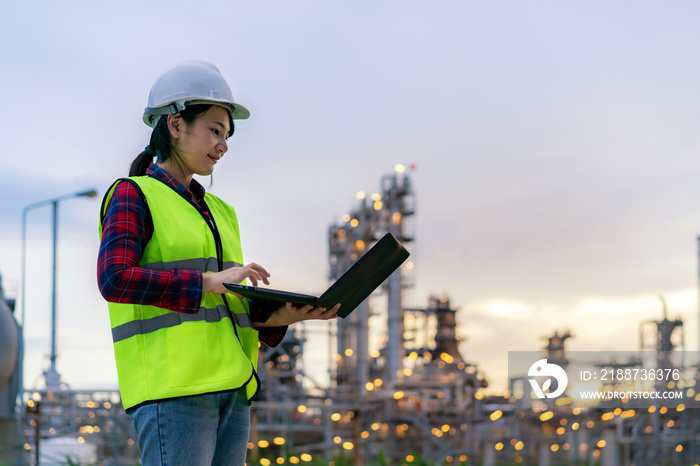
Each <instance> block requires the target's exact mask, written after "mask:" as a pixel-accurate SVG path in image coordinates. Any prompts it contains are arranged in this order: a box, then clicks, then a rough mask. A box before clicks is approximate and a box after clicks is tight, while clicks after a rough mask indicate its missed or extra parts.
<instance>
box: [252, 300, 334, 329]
mask: <svg viewBox="0 0 700 466" xmlns="http://www.w3.org/2000/svg"><path fill="white" fill-rule="evenodd" d="M338 309H340V303H338V304H336V305H335V306H333V307H332V308H330V309H326V308H325V307H314V306H311V305H306V306H302V307H295V306H294V305H292V303H286V304H285V305H284V306H282V307H280V308H279V309H277V310H276V311H273V313H272V314H271V315H270V318H269V319H267V322H264V323H256V324H255V326H256V327H284V326H286V325H291V324H294V323H296V322H301V321H302V320H312V319H315V320H330V319H335V318H336V317H338Z"/></svg>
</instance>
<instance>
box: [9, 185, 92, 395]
mask: <svg viewBox="0 0 700 466" xmlns="http://www.w3.org/2000/svg"><path fill="white" fill-rule="evenodd" d="M73 197H90V198H95V197H97V191H96V190H94V189H90V190H87V191H79V192H77V193H71V194H66V195H64V196H59V197H56V198H53V199H48V200H46V201H41V202H36V203H34V204H29V205H28V206H26V207H25V208H24V210H22V295H21V301H22V325H21V326H20V341H22V356H21V359H20V362H21V364H20V403H21V404H23V403H24V402H23V396H24V368H23V364H24V322H25V320H24V319H25V310H26V307H27V306H26V301H25V290H26V287H27V286H26V251H27V248H26V246H27V244H26V243H27V212H29V211H30V210H32V209H35V208H37V207H42V206H45V205H49V204H51V205H52V206H53V271H52V279H51V281H52V283H51V365H50V367H49V369H48V370H47V371H46V374H45V382H46V387H47V388H58V387H59V384H60V379H61V378H60V376H59V375H58V372H57V371H56V239H57V230H58V228H57V225H58V203H59V202H61V201H63V200H65V199H70V198H73ZM21 407H22V406H20V408H21Z"/></svg>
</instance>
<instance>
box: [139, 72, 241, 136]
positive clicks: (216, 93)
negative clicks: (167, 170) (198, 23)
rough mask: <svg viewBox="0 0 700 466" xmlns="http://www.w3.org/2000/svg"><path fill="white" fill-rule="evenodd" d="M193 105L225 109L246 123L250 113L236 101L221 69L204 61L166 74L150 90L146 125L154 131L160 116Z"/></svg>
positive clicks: (234, 117)
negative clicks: (208, 105)
mask: <svg viewBox="0 0 700 466" xmlns="http://www.w3.org/2000/svg"><path fill="white" fill-rule="evenodd" d="M191 104H214V105H219V106H221V107H224V108H225V109H226V110H228V112H229V113H230V114H231V118H232V119H234V120H244V119H246V118H248V117H249V116H250V112H249V111H248V109H247V108H245V107H244V106H243V105H241V104H237V103H235V102H234V101H233V94H232V93H231V88H230V87H229V86H228V84H227V83H226V80H225V79H224V77H223V76H221V72H220V71H219V69H218V68H217V67H216V66H214V65H213V64H211V63H209V62H206V61H202V60H190V61H186V62H183V63H181V64H179V65H177V66H175V67H174V68H172V69H170V70H168V71H166V72H165V73H163V74H162V75H161V76H160V77H159V78H158V79H156V82H155V83H154V84H153V87H152V88H151V93H150V94H149V95H148V107H146V109H145V110H144V111H143V121H144V122H145V123H146V124H147V125H148V126H150V127H154V126H155V125H156V123H157V122H158V119H159V118H160V116H161V115H169V114H173V115H174V114H176V113H179V112H181V111H183V110H184V109H185V107H187V106H188V105H191Z"/></svg>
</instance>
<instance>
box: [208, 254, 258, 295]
mask: <svg viewBox="0 0 700 466" xmlns="http://www.w3.org/2000/svg"><path fill="white" fill-rule="evenodd" d="M269 277H270V274H269V273H268V271H267V270H265V268H264V267H263V266H261V265H258V264H256V263H255V262H251V263H250V264H248V265H244V266H243V267H231V268H229V269H226V270H222V271H221V272H214V273H203V274H202V291H203V292H204V293H208V292H212V293H217V294H221V293H231V291H230V290H229V289H228V288H226V287H225V286H224V285H223V284H222V283H223V282H228V283H240V282H242V281H243V280H244V279H246V278H247V279H248V280H250V282H251V283H252V284H253V286H258V282H259V281H261V282H263V283H264V284H266V285H269V284H270V281H269V280H268V278H269ZM232 294H236V293H232ZM236 296H238V295H236ZM239 297H240V296H239Z"/></svg>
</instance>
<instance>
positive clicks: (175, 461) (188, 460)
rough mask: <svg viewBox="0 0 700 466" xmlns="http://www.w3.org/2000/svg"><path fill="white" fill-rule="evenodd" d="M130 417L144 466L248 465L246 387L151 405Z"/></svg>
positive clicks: (144, 406) (136, 410)
mask: <svg viewBox="0 0 700 466" xmlns="http://www.w3.org/2000/svg"><path fill="white" fill-rule="evenodd" d="M129 415H130V416H131V418H132V419H133V421H134V427H136V432H137V433H138V444H139V449H140V450H141V462H142V464H143V466H175V465H183V466H198V465H201V466H205V465H206V466H211V465H213V466H220V465H236V466H237V465H241V466H242V465H243V464H245V459H246V452H247V451H248V435H249V432H250V405H248V401H247V400H246V394H245V389H241V390H237V391H235V392H225V393H216V394H211V395H199V396H192V397H188V398H178V399H175V400H167V401H158V402H155V403H149V404H146V405H143V406H140V407H139V408H137V409H135V410H134V411H131V412H130V413H129Z"/></svg>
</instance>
